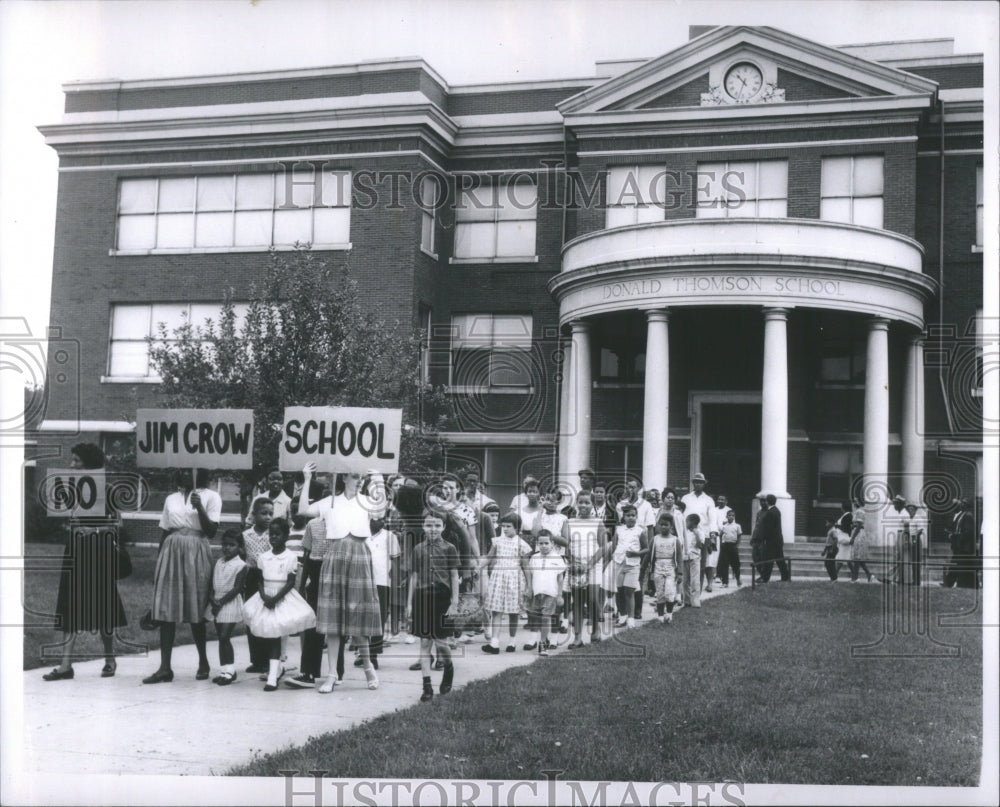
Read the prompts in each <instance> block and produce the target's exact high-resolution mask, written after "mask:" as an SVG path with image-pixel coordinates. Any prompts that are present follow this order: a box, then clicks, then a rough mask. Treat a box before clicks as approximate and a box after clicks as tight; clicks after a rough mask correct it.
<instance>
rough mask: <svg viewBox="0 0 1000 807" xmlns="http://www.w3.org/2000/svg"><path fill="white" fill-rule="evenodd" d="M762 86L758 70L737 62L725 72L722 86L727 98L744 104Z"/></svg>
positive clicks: (762, 82)
mask: <svg viewBox="0 0 1000 807" xmlns="http://www.w3.org/2000/svg"><path fill="white" fill-rule="evenodd" d="M763 85H764V76H763V75H762V74H761V72H760V68H759V67H757V65H755V64H751V63H750V62H738V63H737V64H734V65H733V66H732V67H730V68H729V70H727V71H726V78H725V81H723V86H724V87H725V89H726V92H727V93H729V96H730V97H731V98H732V99H733V100H734V101H736V102H738V103H746V102H747V101H749V100H750V99H751V98H753V97H754V96H756V95H757V94H758V93H759V92H760V91H761V88H762V87H763Z"/></svg>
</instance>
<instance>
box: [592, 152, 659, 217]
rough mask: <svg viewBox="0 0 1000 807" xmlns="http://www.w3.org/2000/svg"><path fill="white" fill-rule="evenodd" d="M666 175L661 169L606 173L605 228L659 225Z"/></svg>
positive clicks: (623, 169) (629, 168)
mask: <svg viewBox="0 0 1000 807" xmlns="http://www.w3.org/2000/svg"><path fill="white" fill-rule="evenodd" d="M665 194H666V172H665V171H664V169H663V166H661V165H629V166H621V167H616V168H609V169H608V181H607V197H606V199H605V206H606V211H607V212H606V218H605V226H606V227H624V226H626V225H628V224H644V223H646V222H652V221H663V219H664V200H665Z"/></svg>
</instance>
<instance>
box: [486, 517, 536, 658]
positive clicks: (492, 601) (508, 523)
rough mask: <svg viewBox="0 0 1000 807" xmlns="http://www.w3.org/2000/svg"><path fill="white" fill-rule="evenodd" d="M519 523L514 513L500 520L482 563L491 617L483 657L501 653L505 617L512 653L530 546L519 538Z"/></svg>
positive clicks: (508, 647)
mask: <svg viewBox="0 0 1000 807" xmlns="http://www.w3.org/2000/svg"><path fill="white" fill-rule="evenodd" d="M520 528H521V519H520V518H519V517H518V515H517V513H508V514H507V515H505V516H501V517H500V534H499V535H498V536H496V537H495V538H494V539H493V546H491V547H490V551H489V553H488V554H487V555H486V558H485V560H484V561H483V566H484V568H485V570H486V571H488V572H489V575H490V582H489V586H488V588H487V590H486V603H485V606H486V610H487V611H490V612H491V613H492V614H493V631H492V638H491V639H490V642H489V644H486V645H483V650H484V651H485V652H486V653H493V654H496V653H499V652H500V626H501V624H502V623H503V616H504V614H506V615H507V619H508V625H509V630H510V640H509V642H508V644H507V652H508V653H513V652H514V650H515V647H514V636H516V635H517V620H518V616H519V614H520V613H521V597H522V596H523V594H524V592H525V579H524V569H525V568H526V566H527V563H528V558H529V557H530V556H531V546H530V545H529V544H528V542H527V541H525V540H524V539H523V538H521V537H520V536H519V535H518V531H519V530H520Z"/></svg>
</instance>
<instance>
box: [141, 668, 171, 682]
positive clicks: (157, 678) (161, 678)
mask: <svg viewBox="0 0 1000 807" xmlns="http://www.w3.org/2000/svg"><path fill="white" fill-rule="evenodd" d="M173 680H174V671H173V670H167V671H166V672H161V671H160V670H157V671H156V672H155V673H153V674H152V675H151V676H149V677H148V678H143V679H142V683H144V684H169V683H170V682H171V681H173Z"/></svg>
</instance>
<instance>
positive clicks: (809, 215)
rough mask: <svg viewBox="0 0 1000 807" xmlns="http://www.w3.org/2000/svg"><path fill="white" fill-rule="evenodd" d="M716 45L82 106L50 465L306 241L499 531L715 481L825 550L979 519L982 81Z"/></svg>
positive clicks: (232, 82)
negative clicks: (418, 350) (834, 526)
mask: <svg viewBox="0 0 1000 807" xmlns="http://www.w3.org/2000/svg"><path fill="white" fill-rule="evenodd" d="M943 33H944V34H947V32H943ZM691 34H692V36H691V38H690V40H689V41H688V42H687V43H686V44H684V45H682V46H681V47H679V48H676V49H675V50H672V51H670V52H668V53H665V54H662V55H658V56H654V57H653V58H639V57H640V56H647V55H643V54H637V55H636V58H635V59H634V60H624V61H611V62H598V63H597V64H596V67H595V71H594V75H592V76H588V77H583V78H575V79H574V78H553V79H552V80H550V81H532V82H518V83H497V84H489V85H474V86H459V85H453V84H451V83H449V81H448V78H447V77H444V76H441V75H439V74H438V73H437V72H436V71H435V70H434V69H433V67H432V66H431V65H429V64H427V63H426V62H424V61H422V60H421V59H397V60H386V61H376V62H365V63H362V64H354V65H341V66H334V67H317V68H316V69H310V70H289V71H280V72H268V73H252V74H240V75H218V76H198V77H181V78H174V79H150V80H142V79H139V80H128V81H80V82H74V83H70V84H67V85H66V86H65V94H66V103H65V113H64V115H63V118H62V120H61V121H59V122H58V123H54V124H51V125H45V126H42V127H40V128H41V132H42V134H43V135H44V137H45V139H46V142H47V143H48V144H49V145H50V146H51V147H52V148H53V149H55V150H56V151H57V152H58V155H59V163H60V175H59V188H58V211H57V218H56V222H55V230H56V232H55V255H54V277H53V290H52V307H51V312H52V313H51V323H52V325H53V326H54V327H56V328H58V329H60V335H61V338H62V339H64V340H72V341H73V342H74V343H78V345H79V350H78V352H73V351H70V352H69V353H68V354H67V355H66V356H63V354H60V355H59V356H56V355H55V353H53V354H52V355H50V362H49V365H50V378H49V387H48V396H49V398H48V408H47V411H46V416H45V420H44V422H43V423H42V424H41V426H40V438H41V439H42V440H43V441H44V442H45V443H46V444H49V445H51V444H52V443H59V444H61V445H63V446H64V448H68V446H69V445H72V444H73V443H75V442H78V441H80V440H81V439H86V440H92V441H94V442H98V443H101V444H103V445H104V446H106V447H109V448H113V447H114V446H115V444H116V443H120V441H122V440H132V439H134V436H133V433H132V428H133V427H132V425H131V423H130V421H129V417H130V415H129V413H134V411H135V409H136V408H139V407H148V406H157V405H158V397H157V392H156V380H157V379H156V378H155V377H154V374H153V369H152V368H151V367H150V363H149V358H148V350H147V346H146V342H145V339H146V337H147V336H148V335H151V334H154V333H155V332H156V328H157V324H158V323H160V322H164V323H167V325H168V327H171V328H172V327H175V326H176V325H178V324H180V323H181V322H182V321H183V318H184V317H190V318H192V319H193V320H194V321H195V322H200V321H201V320H203V319H204V318H205V317H206V316H212V315H213V314H214V313H215V312H217V311H218V308H219V305H220V303H221V301H222V299H223V296H224V294H225V293H226V292H227V290H229V289H234V291H235V296H236V299H237V301H239V297H240V290H241V289H242V290H244V291H246V290H247V289H248V288H249V285H250V284H251V283H253V282H255V281H260V280H262V279H263V277H264V274H265V271H266V268H267V265H268V260H269V257H268V251H269V250H270V249H272V248H273V249H277V250H287V249H292V248H293V245H294V244H295V243H296V242H302V243H306V242H308V243H309V244H311V245H312V249H313V250H314V251H317V252H322V253H324V257H326V258H327V259H329V260H330V261H331V262H332V263H333V264H334V265H335V266H339V267H343V268H345V269H348V270H349V271H350V274H351V276H352V277H353V278H354V279H355V280H357V282H358V284H359V287H360V289H361V292H362V296H363V300H364V301H365V304H366V305H369V306H371V308H372V309H373V310H376V309H377V311H378V313H379V315H380V316H381V317H383V318H384V319H386V320H388V321H393V320H399V321H401V322H404V323H411V324H412V327H413V328H414V329H421V331H422V333H423V334H424V336H425V338H426V344H427V351H426V355H425V361H424V366H423V372H424V373H425V376H426V379H427V380H428V381H430V382H431V383H433V384H440V385H446V386H447V389H448V393H449V395H451V396H453V400H454V402H455V404H456V413H457V422H456V423H455V426H454V430H453V431H451V432H449V433H448V434H447V435H446V436H447V438H448V440H449V443H450V448H449V449H448V452H447V456H446V462H447V467H448V468H449V469H455V468H475V469H476V470H477V471H478V473H479V475H480V477H481V479H483V480H484V481H485V483H486V484H487V485H488V492H489V493H490V495H491V496H493V498H495V499H497V500H498V501H501V502H504V503H505V502H507V501H509V500H510V498H511V497H512V496H513V494H514V493H516V492H517V490H518V481H519V480H520V479H521V478H523V476H524V475H525V474H527V473H533V474H534V475H536V476H539V477H541V478H543V479H546V480H561V481H564V482H566V483H575V482H576V471H577V470H579V469H580V468H583V467H591V468H594V469H595V470H596V471H597V475H598V478H599V479H601V480H604V481H606V482H608V483H613V484H615V485H621V484H623V483H624V482H625V481H626V480H627V479H629V478H633V477H637V478H640V479H641V480H642V482H643V484H644V485H646V486H650V487H653V486H655V487H662V486H663V485H665V484H668V483H669V484H673V485H678V486H682V487H684V486H687V485H688V484H689V480H690V478H691V475H692V474H693V473H695V472H699V471H700V472H702V473H704V474H705V475H706V476H707V477H708V481H709V484H708V490H709V492H711V493H725V494H726V495H727V496H728V498H729V501H730V503H731V505H732V506H734V507H735V508H736V510H737V514H738V517H739V520H740V521H741V523H743V524H744V526H747V525H749V524H750V523H752V521H751V518H752V515H751V501H752V500H753V498H754V497H755V495H756V494H758V493H759V492H771V493H774V494H775V495H776V496H777V497H778V500H779V507H780V508H781V509H782V511H783V512H784V513H785V519H786V520H785V523H786V524H794V532H795V534H797V535H800V536H802V535H817V534H819V533H821V532H822V528H823V523H824V520H825V519H826V518H829V517H830V516H832V515H835V514H836V513H837V512H839V504H840V502H842V501H843V500H844V499H846V498H847V497H848V496H849V495H850V494H851V493H852V491H857V490H858V488H857V484H858V480H859V479H861V478H863V479H864V480H866V481H868V482H872V483H875V487H877V488H884V490H885V491H888V492H891V493H898V492H902V493H903V494H904V495H905V496H906V497H907V498H908V499H911V500H919V501H922V502H924V503H925V504H927V505H928V506H929V507H931V509H932V510H933V507H934V506H935V505H940V503H941V500H942V499H943V498H946V499H950V498H951V496H953V495H958V494H959V493H960V492H961V493H962V494H963V495H969V494H970V493H973V492H974V493H975V495H977V496H978V495H981V493H982V482H981V476H982V432H981V420H982V399H981V394H982V361H981V349H980V343H979V339H980V334H981V330H980V320H981V315H982V271H983V256H982V244H983V224H984V223H983V57H982V55H981V54H957V53H954V52H953V51H954V49H953V46H952V41H951V40H949V39H946V38H943V39H935V40H923V41H918V42H891V43H877V44H867V45H855V46H844V47H831V46H830V45H828V44H824V43H820V42H816V41H811V40H807V39H804V38H802V37H799V36H794V35H791V34H788V33H785V32H783V31H780V30H776V29H773V28H755V27H742V26H736V27H721V28H712V29H707V30H705V29H692V31H691ZM66 378H69V379H71V383H65V379H66ZM60 379H63V380H62V381H60ZM218 484H219V486H220V489H221V490H222V492H223V494H224V497H225V498H226V499H227V509H228V510H229V511H231V512H235V510H236V509H237V507H236V506H234V504H233V502H234V496H235V491H234V489H233V487H231V486H229V485H228V483H226V482H225V480H220V481H219V483H218ZM160 503H162V497H156V496H154V497H153V498H151V499H150V502H149V503H148V504H147V509H146V511H145V512H142V511H140V512H135V513H131V514H127V518H129V519H132V520H133V521H134V522H136V524H137V525H138V524H140V523H145V524H149V525H152V524H155V518H156V517H157V515H158V511H159V505H160ZM941 523H943V521H942V522H941ZM938 532H941V531H938ZM790 533H791V530H789V529H787V527H786V540H791V535H790ZM938 537H943V535H941V536H938Z"/></svg>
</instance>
